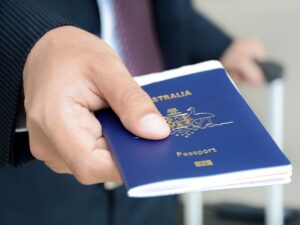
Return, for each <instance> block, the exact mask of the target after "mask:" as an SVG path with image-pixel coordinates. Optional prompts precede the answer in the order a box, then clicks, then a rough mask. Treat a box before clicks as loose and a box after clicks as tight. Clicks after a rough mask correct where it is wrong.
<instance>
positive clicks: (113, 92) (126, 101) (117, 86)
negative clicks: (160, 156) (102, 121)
mask: <svg viewBox="0 0 300 225" xmlns="http://www.w3.org/2000/svg"><path fill="white" fill-rule="evenodd" d="M105 80H106V81H108V80H109V84H108V83H107V84H105V82H103V80H102V81H101V83H100V84H102V85H101V87H100V90H103V91H101V92H102V95H103V96H104V98H105V100H106V101H107V102H108V104H109V105H110V106H111V107H112V109H113V110H114V111H115V112H116V114H117V115H118V116H119V118H120V120H121V122H122V123H123V125H124V126H125V127H126V129H128V130H129V131H130V132H132V133H134V134H135V135H137V136H139V137H143V138H147V139H155V140H157V139H163V138H166V137H167V136H168V135H169V134H170V128H169V126H168V124H167V123H166V121H165V120H164V118H163V117H162V115H161V114H160V113H159V111H158V110H157V108H156V107H155V105H154V103H153V101H152V100H151V98H150V97H149V96H148V95H147V93H146V92H145V91H144V90H142V88H141V87H140V86H139V85H138V84H137V83H136V81H135V80H134V79H132V77H131V76H130V74H129V73H128V71H127V70H126V69H125V68H124V69H122V70H121V73H120V71H119V72H118V73H114V74H113V76H110V79H105Z"/></svg>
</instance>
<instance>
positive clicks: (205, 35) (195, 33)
mask: <svg viewBox="0 0 300 225" xmlns="http://www.w3.org/2000/svg"><path fill="white" fill-rule="evenodd" d="M189 20H190V26H189V27H190V31H189V32H190V42H189V43H190V54H191V61H192V63H197V62H202V61H206V60H211V59H219V58H220V57H221V56H222V54H223V52H224V51H225V49H226V48H227V47H228V46H229V45H230V44H231V42H232V39H231V37H230V36H229V35H228V34H227V33H225V32H224V31H223V30H222V29H221V28H220V27H218V26H217V25H216V24H214V23H213V22H212V21H211V20H209V19H208V18H206V17H205V16H204V15H202V14H201V13H198V12H196V11H195V10H194V9H192V7H191V8H190V19H189Z"/></svg>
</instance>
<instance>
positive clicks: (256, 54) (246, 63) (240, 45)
mask: <svg viewBox="0 0 300 225" xmlns="http://www.w3.org/2000/svg"><path fill="white" fill-rule="evenodd" d="M265 58H266V51H265V49H264V46H263V44H262V42H261V41H259V40H256V39H237V40H235V41H233V43H232V44H231V45H230V46H229V47H228V48H227V50H225V52H224V54H223V55H222V57H221V59H220V60H221V62H222V64H223V65H224V67H225V68H226V69H227V71H228V72H229V74H230V76H231V77H232V78H233V80H234V81H235V82H237V83H244V82H246V83H249V84H250V85H252V86H260V85H261V84H262V83H263V81H264V76H263V72H262V70H261V69H260V68H259V66H258V65H257V63H256V61H262V62H263V61H264V60H265Z"/></svg>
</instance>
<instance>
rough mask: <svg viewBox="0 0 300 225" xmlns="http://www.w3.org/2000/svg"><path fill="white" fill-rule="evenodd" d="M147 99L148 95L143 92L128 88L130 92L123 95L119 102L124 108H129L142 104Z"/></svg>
mask: <svg viewBox="0 0 300 225" xmlns="http://www.w3.org/2000/svg"><path fill="white" fill-rule="evenodd" d="M147 98H148V95H147V94H146V93H145V92H144V91H143V90H137V89H136V88H130V90H129V91H127V92H126V93H125V94H124V95H123V97H122V100H121V102H122V104H123V105H124V106H130V105H132V104H137V103H144V102H145V100H147Z"/></svg>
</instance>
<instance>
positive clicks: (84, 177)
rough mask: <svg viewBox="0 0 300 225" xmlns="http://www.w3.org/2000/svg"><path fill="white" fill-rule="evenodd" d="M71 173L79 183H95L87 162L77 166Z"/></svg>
mask: <svg viewBox="0 0 300 225" xmlns="http://www.w3.org/2000/svg"><path fill="white" fill-rule="evenodd" d="M73 175H74V177H75V178H76V179H77V180H78V181H79V182H80V183H81V184H84V185H91V184H94V183H95V181H94V179H93V177H92V170H91V169H90V167H89V166H88V165H87V164H83V165H80V166H77V167H76V168H75V170H74V172H73Z"/></svg>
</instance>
